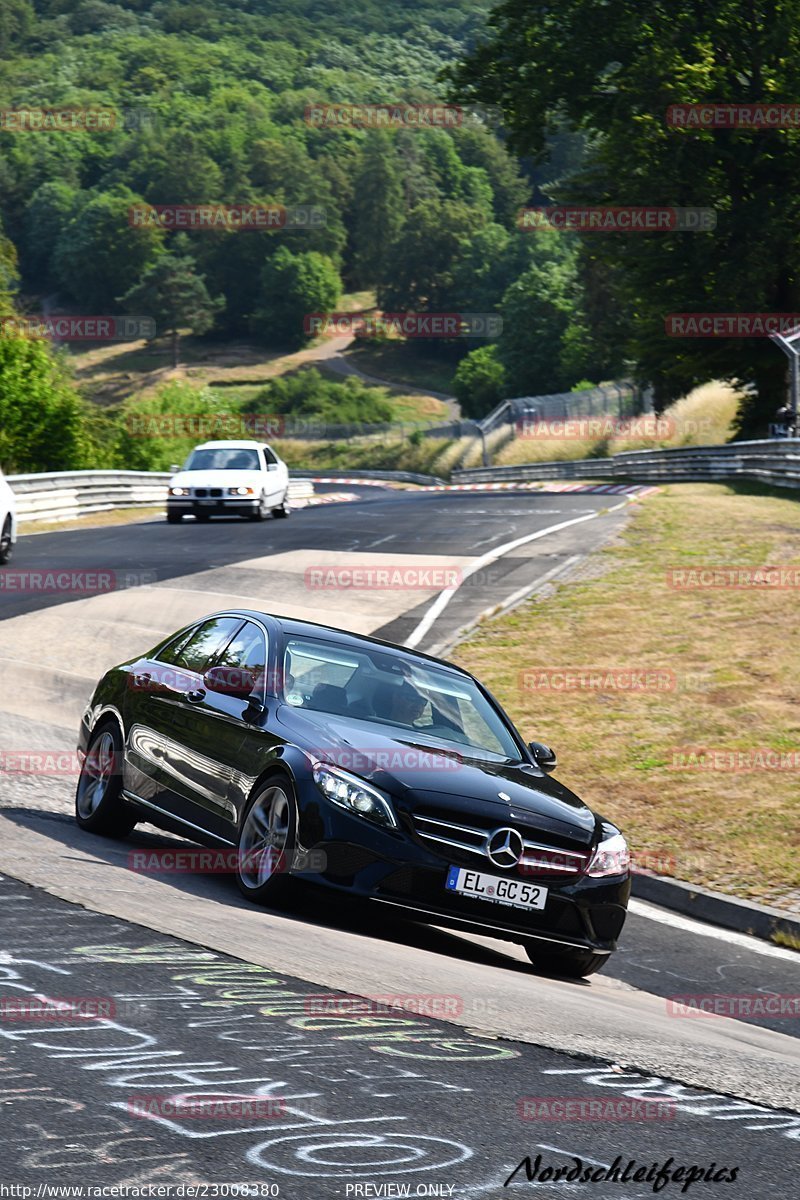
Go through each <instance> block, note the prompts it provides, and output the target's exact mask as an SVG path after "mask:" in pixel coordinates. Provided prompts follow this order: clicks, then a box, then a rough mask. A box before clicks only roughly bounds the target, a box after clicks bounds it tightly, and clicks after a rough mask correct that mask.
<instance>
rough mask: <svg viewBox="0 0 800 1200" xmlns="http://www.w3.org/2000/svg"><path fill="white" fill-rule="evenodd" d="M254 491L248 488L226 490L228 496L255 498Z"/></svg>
mask: <svg viewBox="0 0 800 1200" xmlns="http://www.w3.org/2000/svg"><path fill="white" fill-rule="evenodd" d="M255 494H256V489H255V488H249V487H236V488H228V495H229V496H255Z"/></svg>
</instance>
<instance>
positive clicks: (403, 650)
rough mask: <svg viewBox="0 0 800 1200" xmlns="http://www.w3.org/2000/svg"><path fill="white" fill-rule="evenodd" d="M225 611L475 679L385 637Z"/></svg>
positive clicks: (293, 632) (236, 610) (288, 631)
mask: <svg viewBox="0 0 800 1200" xmlns="http://www.w3.org/2000/svg"><path fill="white" fill-rule="evenodd" d="M224 611H225V612H226V613H233V614H235V615H237V616H241V617H254V618H255V619H256V620H261V621H265V620H267V621H271V622H272V623H273V624H275V625H277V626H278V627H279V628H280V630H281V632H282V633H284V634H287V635H289V636H302V635H304V634H305V635H307V636H309V637H315V636H317V637H318V636H319V635H320V634H331V635H332V638H333V639H335V640H336V641H337V642H340V643H341V644H342V645H348V646H352V647H353V648H354V649H355V648H357V647H358V646H360V645H363V644H364V642H367V643H368V644H369V645H371V646H379V647H380V648H381V650H385V651H388V652H389V653H390V654H391V653H393V654H395V655H397V657H398V658H421V659H423V660H424V661H426V662H429V663H433V664H435V665H436V666H437V667H441V668H442V669H444V670H446V671H452V672H453V674H455V675H460V676H462V678H465V679H472V678H473V676H472V675H471V674H470V673H469V671H465V670H464V668H463V667H457V666H456V665H455V663H449V662H445V661H444V660H443V659H441V658H434V657H433V655H431V654H423V653H422V651H421V650H411V649H409V648H408V647H406V646H398V645H396V644H395V643H394V642H385V641H383V639H382V638H374V637H369V636H368V635H367V634H365V633H350V632H348V631H347V630H346V629H337V628H336V627H335V626H334V625H323V624H321V623H320V622H318V621H298V620H296V619H295V618H293V617H276V616H274V615H273V614H272V613H265V612H260V611H259V610H258V609H253V608H228V609H225V610H224ZM219 615H220V614H219V613H208V615H207V616H206V617H204V618H203V619H204V620H209V619H210V618H212V617H215V616H219Z"/></svg>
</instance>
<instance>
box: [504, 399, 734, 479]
mask: <svg viewBox="0 0 800 1200" xmlns="http://www.w3.org/2000/svg"><path fill="white" fill-rule="evenodd" d="M741 399H742V397H741V394H740V393H739V392H737V391H736V390H735V389H734V388H733V387H731V386H730V384H727V383H719V382H715V383H705V384H703V385H702V387H697V388H695V389H694V390H693V391H691V392H690V393H689V394H688V396H684V397H683V399H681V400H677V401H676V402H675V403H674V404H672V405H670V407H669V408H667V409H665V410H664V412H663V414H662V416H661V418H660V419H659V420H658V421H656V420H655V419H652V418H651V419H650V420H649V421H647V420H646V419H644V418H641V419H634V420H633V422H632V424H631V428H630V430H629V431H627V432H626V431H624V430H623V431H622V432H618V433H616V434H614V435H613V436H609V435H608V433H606V432H604V431H602V430H601V429H600V428H599V425H597V424H596V425H595V426H594V427H592V426H591V425H590V426H587V428H586V435H585V436H581V435H582V434H583V432H584V431H583V428H582V427H581V426H577V425H576V426H575V427H574V429H573V436H568V437H557V436H549V432H548V436H536V437H534V436H529V437H516V438H515V439H514V440H513V441H511V442H509V443H508V445H507V446H505V447H504V448H503V449H502V450H500V452H499V453H498V454H497V456H496V458H495V459H494V460H493V461H494V462H495V463H496V464H497V465H504V466H505V465H508V466H511V465H515V464H517V463H525V462H563V461H564V460H567V459H576V458H598V457H604V456H606V455H609V454H621V453H622V452H623V451H625V450H650V449H658V448H659V447H662V448H670V447H679V446H711V445H719V444H721V443H724V442H728V441H730V439H731V437H732V436H733V432H734V419H735V417H736V413H737V411H738V408H739V404H740V402H741ZM586 420H587V421H592V420H596V421H597V422H600V421H602V420H603V418H596V419H594V418H586ZM611 420H612V421H613V417H612V418H611ZM593 428H594V429H597V430H598V432H592V429H593ZM545 432H547V431H546V430H545Z"/></svg>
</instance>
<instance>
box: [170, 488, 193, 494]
mask: <svg viewBox="0 0 800 1200" xmlns="http://www.w3.org/2000/svg"><path fill="white" fill-rule="evenodd" d="M169 494H170V496H188V495H189V489H188V488H178V487H174V488H170V489H169Z"/></svg>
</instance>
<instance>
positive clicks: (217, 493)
mask: <svg viewBox="0 0 800 1200" xmlns="http://www.w3.org/2000/svg"><path fill="white" fill-rule="evenodd" d="M210 493H211V495H212V496H221V495H222V488H211V489H210Z"/></svg>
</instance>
